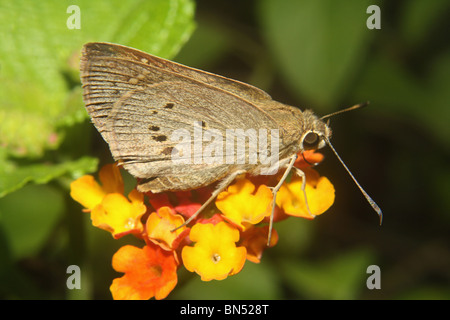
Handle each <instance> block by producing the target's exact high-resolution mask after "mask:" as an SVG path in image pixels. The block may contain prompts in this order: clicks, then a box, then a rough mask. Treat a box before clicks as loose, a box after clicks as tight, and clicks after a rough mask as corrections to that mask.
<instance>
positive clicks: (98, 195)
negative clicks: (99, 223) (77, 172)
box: [70, 164, 123, 211]
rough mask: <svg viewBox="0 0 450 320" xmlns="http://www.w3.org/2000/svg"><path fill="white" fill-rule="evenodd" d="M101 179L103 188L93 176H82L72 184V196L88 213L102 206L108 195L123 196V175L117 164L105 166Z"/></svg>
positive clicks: (101, 172)
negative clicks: (101, 203) (118, 194)
mask: <svg viewBox="0 0 450 320" xmlns="http://www.w3.org/2000/svg"><path fill="white" fill-rule="evenodd" d="M99 178H100V182H101V183H102V185H101V186H100V184H98V182H97V181H95V179H94V177H93V176H91V175H85V176H82V177H81V178H79V179H77V180H75V181H73V182H72V183H71V184H70V196H71V197H72V199H74V200H75V201H77V202H78V203H80V204H81V205H82V206H83V207H85V208H86V209H88V211H90V210H92V209H94V207H95V206H96V205H98V204H100V202H102V200H103V198H104V197H105V195H106V194H108V193H120V194H123V181H122V175H121V174H120V170H119V167H118V166H117V165H116V164H107V165H105V166H103V167H102V169H101V170H100V173H99Z"/></svg>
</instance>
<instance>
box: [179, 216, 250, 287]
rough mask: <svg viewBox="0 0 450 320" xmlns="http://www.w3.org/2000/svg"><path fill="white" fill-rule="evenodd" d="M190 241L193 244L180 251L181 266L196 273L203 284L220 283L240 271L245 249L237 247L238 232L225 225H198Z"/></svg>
mask: <svg viewBox="0 0 450 320" xmlns="http://www.w3.org/2000/svg"><path fill="white" fill-rule="evenodd" d="M189 236H190V238H191V240H192V241H193V242H196V244H195V245H194V246H193V247H189V246H185V247H184V248H183V251H182V252H181V255H182V258H183V263H184V266H185V267H186V269H187V270H189V271H191V272H196V273H198V274H199V275H200V276H201V279H202V280H203V281H210V280H223V279H225V278H226V277H228V276H229V275H233V274H236V273H238V272H240V271H241V269H242V267H243V266H244V263H245V257H246V250H245V248H244V247H236V242H237V241H238V240H239V231H238V230H237V229H235V228H233V227H231V226H230V225H229V224H228V223H226V222H219V223H218V224H216V225H213V224H211V223H208V224H202V223H197V224H196V225H194V226H193V227H192V229H191V233H190V235H189Z"/></svg>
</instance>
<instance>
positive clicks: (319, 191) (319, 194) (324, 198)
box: [277, 169, 335, 219]
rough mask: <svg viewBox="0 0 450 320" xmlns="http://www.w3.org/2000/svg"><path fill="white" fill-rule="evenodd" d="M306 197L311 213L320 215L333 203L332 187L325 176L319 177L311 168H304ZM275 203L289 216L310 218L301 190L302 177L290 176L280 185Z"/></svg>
mask: <svg viewBox="0 0 450 320" xmlns="http://www.w3.org/2000/svg"><path fill="white" fill-rule="evenodd" d="M304 172H305V174H306V186H305V191H306V197H307V199H308V205H309V209H310V210H311V213H312V214H313V215H315V216H316V215H320V214H322V213H324V212H325V211H326V210H328V208H329V207H331V205H332V204H333V203H334V197H335V194H334V192H335V191H334V187H333V185H332V184H331V182H330V181H329V180H328V179H327V178H326V177H320V176H319V175H318V174H317V172H316V171H315V170H313V169H305V170H304ZM277 205H278V206H279V207H281V208H282V209H283V210H284V212H285V213H286V214H288V215H291V216H297V217H304V218H308V219H312V218H313V217H311V216H310V215H309V213H308V210H307V209H306V204H305V199H304V196H303V191H302V178H301V177H298V176H294V177H292V179H291V181H290V182H288V183H285V184H283V185H282V186H281V188H280V190H279V191H278V194H277Z"/></svg>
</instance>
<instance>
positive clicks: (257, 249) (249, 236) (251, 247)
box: [239, 226, 278, 263]
mask: <svg viewBox="0 0 450 320" xmlns="http://www.w3.org/2000/svg"><path fill="white" fill-rule="evenodd" d="M268 236H269V226H264V227H253V228H250V229H248V230H246V231H244V232H242V233H241V240H240V241H239V244H240V245H242V246H244V247H245V248H246V249H247V260H249V261H251V262H254V263H260V261H261V257H262V254H263V251H264V250H265V249H266V248H267V238H268ZM277 242H278V233H277V231H276V230H275V229H273V230H272V237H271V239H270V244H269V247H273V246H275V245H276V244H277Z"/></svg>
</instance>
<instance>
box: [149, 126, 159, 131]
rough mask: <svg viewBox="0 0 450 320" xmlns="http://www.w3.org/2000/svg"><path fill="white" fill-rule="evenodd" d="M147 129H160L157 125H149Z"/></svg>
mask: <svg viewBox="0 0 450 320" xmlns="http://www.w3.org/2000/svg"><path fill="white" fill-rule="evenodd" d="M148 129H149V130H151V131H159V130H161V128H160V127H158V126H149V127H148Z"/></svg>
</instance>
